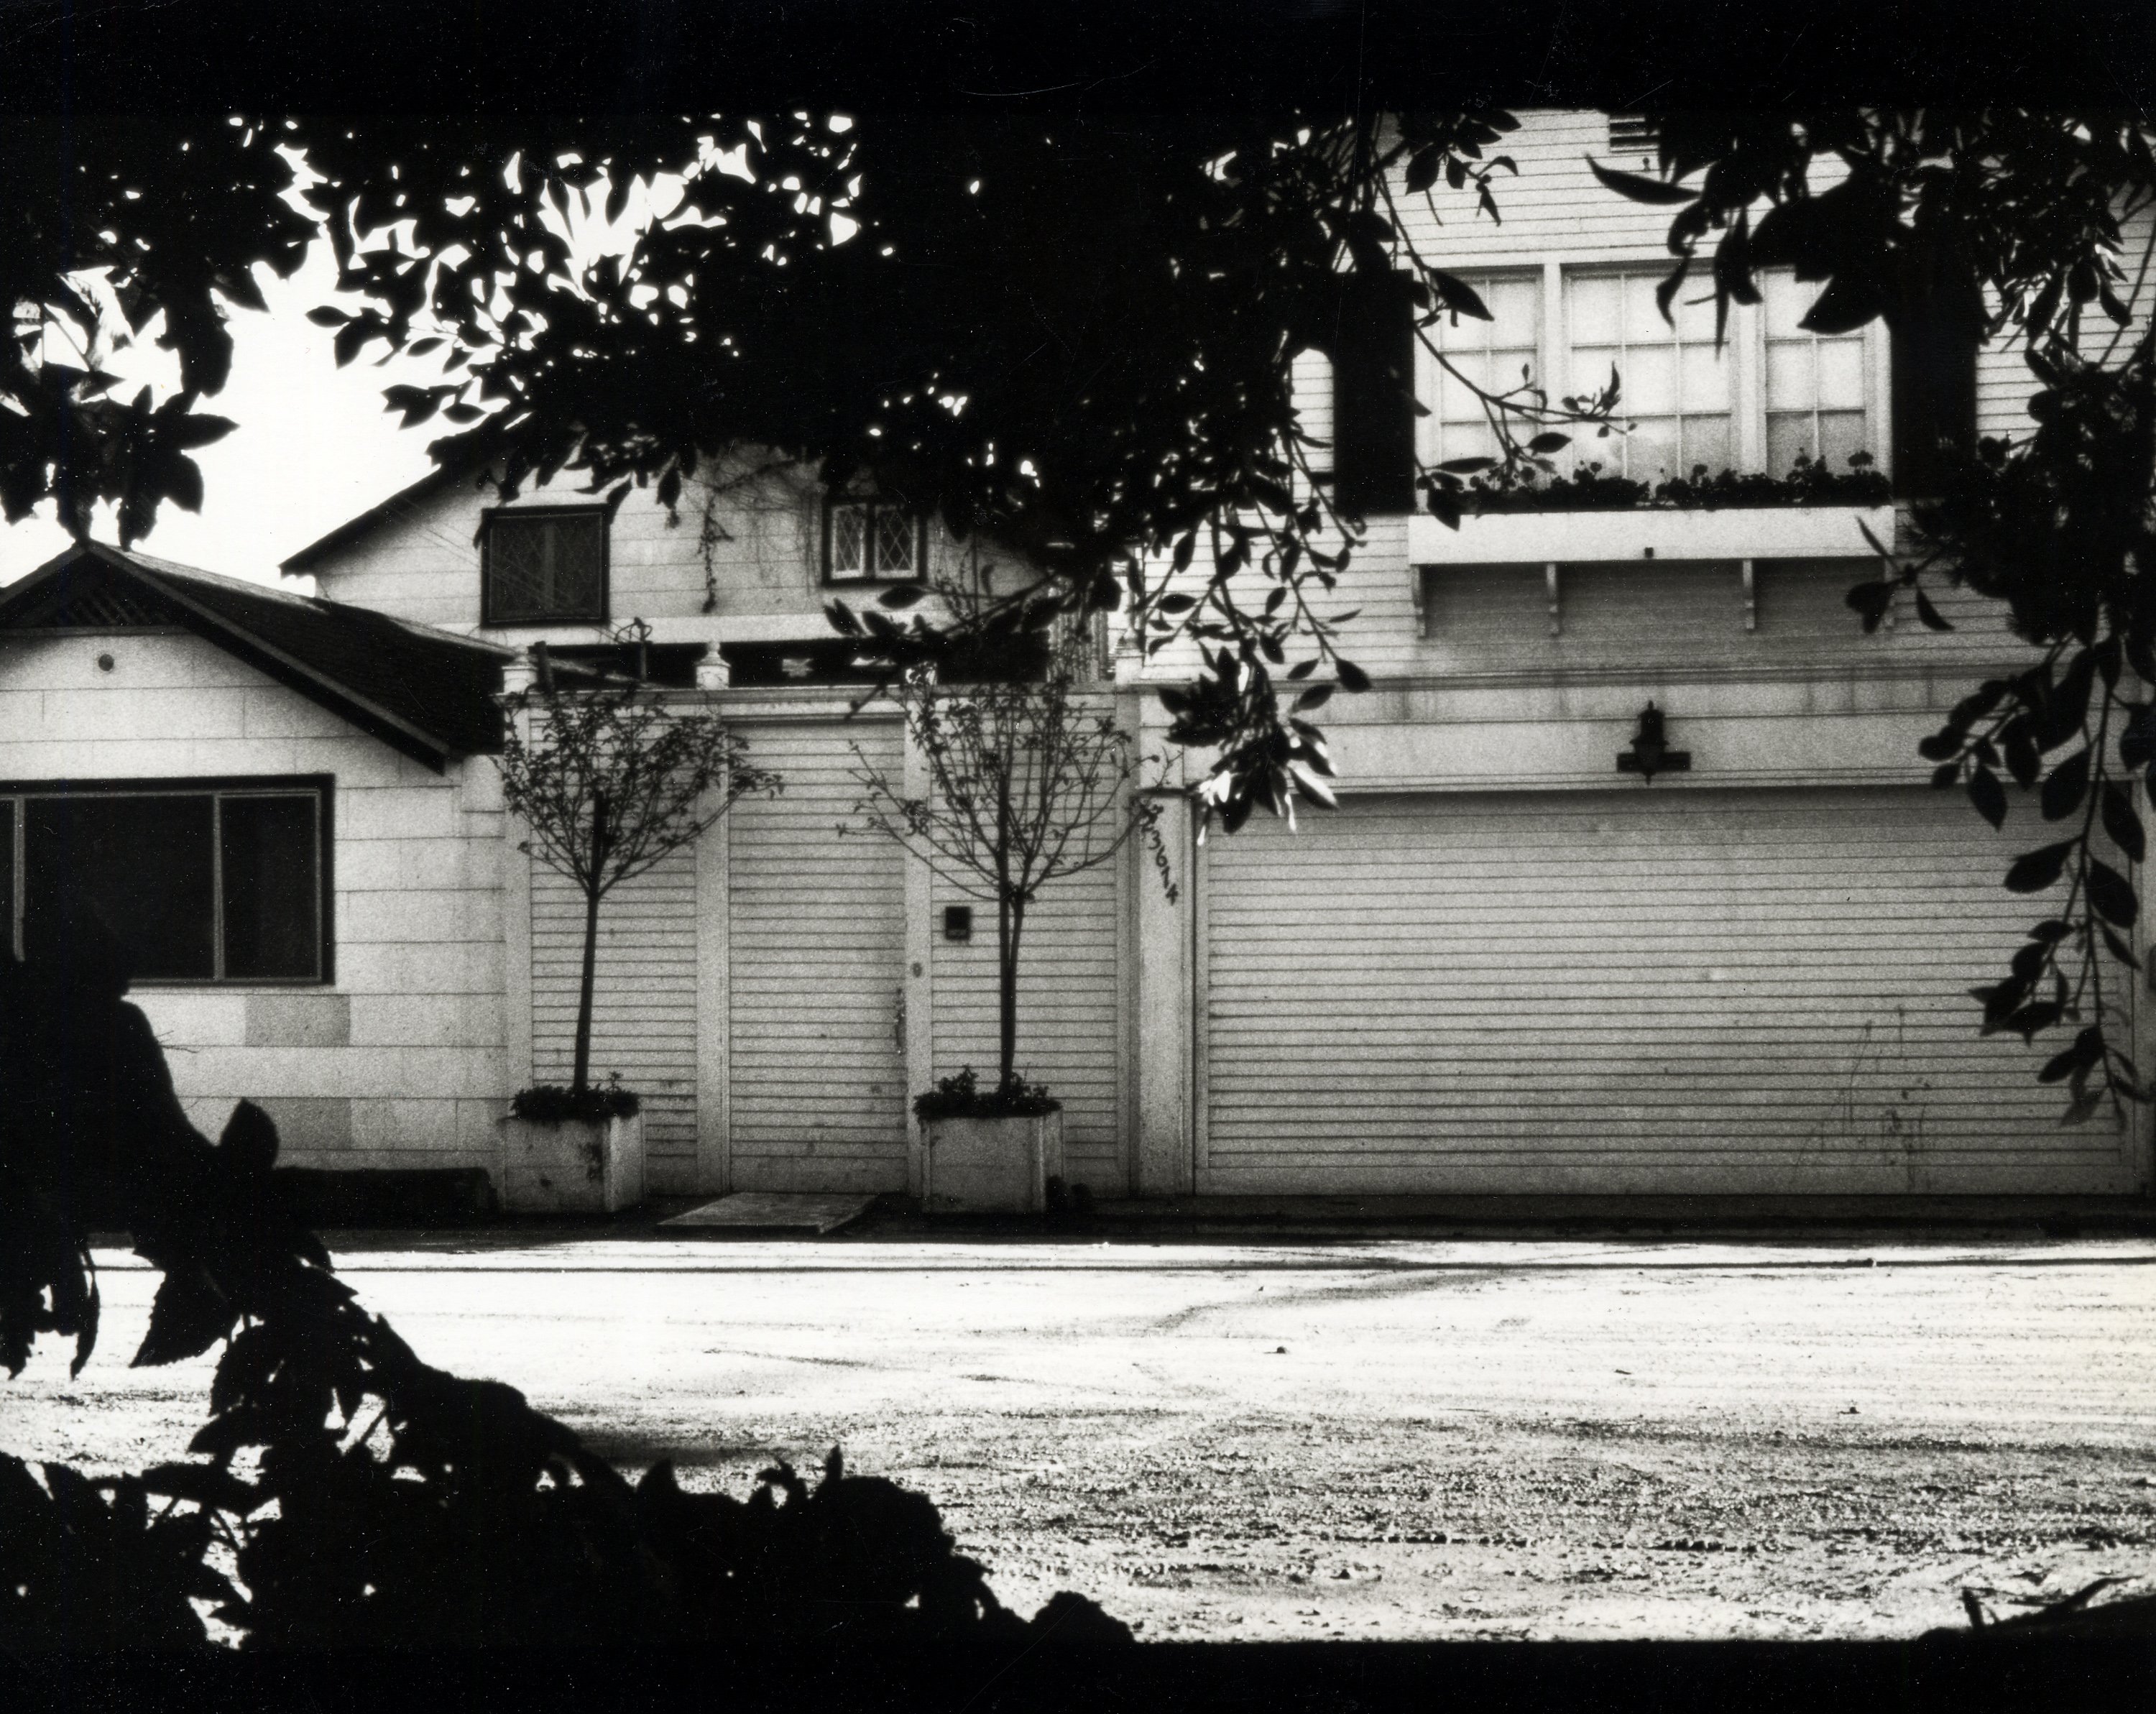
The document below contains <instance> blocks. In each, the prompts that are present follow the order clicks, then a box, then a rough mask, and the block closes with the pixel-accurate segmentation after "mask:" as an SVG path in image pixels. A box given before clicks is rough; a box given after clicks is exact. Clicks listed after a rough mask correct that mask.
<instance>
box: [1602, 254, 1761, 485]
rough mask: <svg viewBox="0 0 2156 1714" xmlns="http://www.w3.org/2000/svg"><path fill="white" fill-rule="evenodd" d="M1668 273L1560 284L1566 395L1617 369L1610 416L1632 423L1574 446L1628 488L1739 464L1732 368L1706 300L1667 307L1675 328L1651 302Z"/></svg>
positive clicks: (1693, 298)
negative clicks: (1626, 481) (1630, 483)
mask: <svg viewBox="0 0 2156 1714" xmlns="http://www.w3.org/2000/svg"><path fill="white" fill-rule="evenodd" d="M1665 275H1666V269H1661V268H1659V267H1657V268H1655V269H1640V271H1639V272H1637V273H1625V274H1584V275H1575V276H1573V278H1572V279H1571V280H1568V282H1567V284H1566V303H1567V312H1568V345H1569V347H1570V351H1571V357H1572V367H1571V376H1570V382H1569V384H1568V386H1567V387H1566V388H1565V389H1564V390H1565V391H1566V392H1567V393H1594V392H1596V391H1598V390H1599V389H1600V388H1602V387H1606V386H1608V385H1609V372H1610V371H1611V370H1612V369H1614V370H1615V371H1616V372H1617V374H1618V377H1619V379H1620V382H1621V386H1620V392H1619V395H1618V405H1617V414H1618V416H1619V417H1620V418H1622V419H1625V420H1627V421H1629V422H1630V423H1632V424H1633V427H1632V428H1631V431H1630V433H1629V434H1622V435H1619V434H1612V435H1611V436H1610V437H1609V439H1606V440H1598V441H1594V442H1592V443H1586V442H1581V443H1577V444H1579V445H1581V446H1583V447H1584V446H1586V445H1588V444H1592V446H1593V447H1594V451H1593V452H1591V453H1590V452H1585V451H1583V452H1581V453H1580V454H1579V456H1580V457H1582V458H1584V459H1587V458H1591V459H1599V460H1600V462H1601V464H1602V465H1603V467H1604V469H1605V470H1610V471H1613V472H1614V473H1616V474H1618V475H1625V476H1629V477H1630V478H1631V479H1632V480H1634V481H1635V482H1660V481H1664V480H1667V479H1669V478H1671V477H1673V476H1684V475H1690V474H1691V470H1692V467H1693V466H1694V465H1696V464H1704V465H1706V466H1707V470H1708V472H1709V473H1710V474H1712V473H1715V472H1718V471H1721V470H1726V469H1729V468H1732V467H1733V466H1735V465H1736V464H1737V463H1738V457H1737V444H1736V442H1735V439H1734V438H1733V437H1732V434H1731V432H1730V418H1731V414H1732V406H1733V403H1734V401H1735V397H1736V395H1735V389H1734V384H1733V382H1732V372H1733V369H1734V367H1735V366H1734V364H1733V363H1732V361H1731V356H1732V349H1731V347H1730V346H1727V345H1723V346H1720V347H1717V346H1716V344H1715V339H1714V303H1713V294H1712V292H1711V291H1707V292H1700V291H1690V292H1684V291H1681V292H1679V293H1678V295H1677V296H1676V299H1675V300H1672V301H1671V305H1670V313H1671V316H1673V317H1674V318H1675V325H1674V326H1672V325H1671V323H1670V322H1668V321H1664V320H1663V319H1662V312H1661V308H1660V307H1659V306H1658V305H1656V304H1655V287H1656V286H1658V285H1661V283H1662V280H1663V278H1664V277H1665ZM1702 297H1704V298H1705V300H1706V301H1704V302H1702V301H1698V300H1700V299H1701V298H1702ZM1776 474H1778V475H1779V474H1780V473H1779V472H1777V473H1776Z"/></svg>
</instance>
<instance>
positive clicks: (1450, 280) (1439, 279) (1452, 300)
mask: <svg viewBox="0 0 2156 1714" xmlns="http://www.w3.org/2000/svg"><path fill="white" fill-rule="evenodd" d="M1424 272H1425V273H1427V274H1428V275H1430V284H1431V285H1434V286H1435V287H1436V288H1437V295H1439V296H1440V297H1441V298H1443V299H1444V300H1445V308H1446V309H1448V310H1455V311H1456V312H1457V313H1459V314H1460V315H1462V316H1472V317H1473V318H1474V319H1475V320H1476V321H1496V319H1497V318H1496V316H1492V315H1491V313H1490V306H1489V305H1487V304H1486V303H1484V302H1483V301H1482V298H1481V294H1480V293H1479V292H1477V291H1476V290H1475V288H1474V287H1473V286H1471V285H1469V284H1468V283H1467V282H1466V280H1462V279H1461V278H1460V276H1459V275H1456V274H1447V273H1446V272H1445V270H1444V269H1442V268H1430V269H1424Z"/></svg>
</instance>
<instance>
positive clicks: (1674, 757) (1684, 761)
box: [1617, 702, 1691, 782]
mask: <svg viewBox="0 0 2156 1714" xmlns="http://www.w3.org/2000/svg"><path fill="white" fill-rule="evenodd" d="M1662 723H1663V716H1662V711H1661V709H1659V708H1657V707H1655V705H1654V704H1653V703H1651V702H1650V703H1649V704H1648V705H1647V706H1645V708H1643V709H1641V710H1640V724H1639V727H1638V729H1637V730H1636V731H1634V732H1633V734H1632V747H1631V748H1630V750H1620V752H1618V753H1617V772H1620V773H1635V774H1637V775H1639V776H1640V778H1641V779H1642V780H1645V781H1648V782H1652V780H1653V779H1654V777H1655V775H1656V774H1658V773H1690V772H1691V751H1689V750H1672V749H1671V748H1670V743H1669V739H1668V737H1667V736H1666V735H1665V734H1664V732H1663V730H1662Z"/></svg>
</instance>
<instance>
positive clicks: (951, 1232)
mask: <svg viewBox="0 0 2156 1714" xmlns="http://www.w3.org/2000/svg"><path fill="white" fill-rule="evenodd" d="M710 1200H711V1198H709V1197H708V1196H662V1197H654V1198H650V1199H649V1200H648V1201H646V1202H644V1203H643V1204H641V1205H640V1206H639V1207H637V1208H634V1209H624V1210H623V1211H622V1212H621V1213H619V1214H614V1215H612V1216H608V1217H572V1216H546V1215H517V1214H473V1213H472V1212H470V1210H469V1209H467V1208H465V1207H462V1206H459V1207H453V1208H444V1209H441V1210H440V1211H439V1213H438V1214H436V1215H435V1216H434V1218H419V1219H415V1218H413V1210H412V1209H410V1207H409V1205H408V1203H406V1204H402V1205H399V1206H397V1207H395V1208H393V1209H385V1210H384V1211H383V1214H382V1217H380V1218H377V1219H366V1218H360V1217H353V1218H346V1219H336V1220H330V1221H325V1222H323V1223H322V1226H321V1229H322V1230H324V1231H326V1232H331V1233H335V1234H339V1235H340V1236H341V1237H342V1238H346V1239H350V1238H352V1237H355V1236H359V1237H362V1241H363V1242H364V1243H365V1244H367V1247H369V1248H373V1247H377V1246H378V1245H379V1244H381V1243H382V1242H383V1241H384V1240H386V1239H394V1238H396V1237H398V1236H400V1235H403V1234H421V1233H423V1234H427V1235H428V1237H429V1240H431V1241H433V1242H439V1241H442V1240H444V1239H452V1238H454V1239H460V1240H463V1241H472V1242H480V1243H484V1244H488V1245H489V1246H492V1245H495V1244H502V1243H513V1242H521V1241H522V1240H523V1239H527V1238H529V1239H538V1238H543V1239H547V1240H548V1241H550V1242H562V1241H575V1240H577V1239H589V1240H597V1239H613V1240H619V1239H634V1238H642V1237H649V1238H657V1239H666V1240H668V1241H680V1240H686V1241H690V1242H694V1243H703V1244H731V1243H738V1242H742V1241H744V1239H746V1238H747V1237H749V1236H754V1237H755V1238H756V1239H757V1240H758V1241H770V1240H772V1239H774V1238H775V1237H776V1236H777V1234H772V1233H768V1232H763V1233H757V1234H737V1233H729V1232H726V1231H725V1230H722V1229H714V1230H694V1229H688V1230H685V1229H680V1228H675V1229H669V1230H666V1231H664V1232H661V1231H660V1229H659V1224H660V1221H662V1220H665V1219H670V1217H672V1216H673V1215H675V1214H682V1213H684V1212H685V1211H687V1210H688V1209H693V1208H696V1207H697V1206H699V1205H700V1204H701V1203H706V1202H708V1201H710ZM1858 1236H1864V1237H1871V1238H1902V1239H1922V1238H1926V1237H1938V1238H1942V1239H1943V1238H1948V1237H1951V1238H1953V1239H1957V1240H1962V1241H1967V1240H1970V1239H2024V1240H2026V1239H2072V1238H2082V1237H2087V1238H2120V1237H2151V1236H2156V1201H2152V1200H2150V1199H2148V1198H2136V1197H2064V1196H2055V1197H1946V1196H1882V1197H1797V1196H1790V1197H1737V1196H1726V1197H1707V1196H1700V1197H1682V1196H1639V1197H1615V1196H1578V1197H1507V1196H1384V1197H1378V1196H1368V1197H1327V1196H1219V1197H1181V1198H1158V1199H1145V1200H1140V1199H1136V1198H1132V1199H1122V1200H1116V1201H1112V1202H1101V1203H1096V1204H1095V1205H1094V1207H1093V1208H1092V1209H1091V1211H1089V1212H1088V1213H1086V1214H1060V1215H1046V1216H1043V1215H1019V1214H1011V1215H967V1216H960V1215H941V1214H939V1215H930V1214H922V1213H921V1210H920V1208H919V1205H918V1204H917V1203H916V1202H914V1201H913V1200H912V1199H911V1198H906V1197H902V1196H884V1197H880V1198H877V1199H876V1202H875V1204H874V1206H873V1207H871V1208H870V1210H869V1211H868V1213H867V1214H865V1215H864V1216H862V1217H861V1218H860V1219H858V1220H855V1221H854V1222H853V1223H851V1224H849V1225H846V1226H844V1227H842V1228H840V1229H839V1230H837V1231H834V1232H832V1233H829V1234H827V1235H825V1236H824V1237H821V1238H812V1237H809V1236H808V1235H807V1234H801V1235H799V1236H798V1237H788V1238H787V1239H784V1240H783V1241H790V1242H803V1243H814V1244H860V1243H878V1242H884V1243H889V1242H927V1243H934V1242H937V1241H938V1240H951V1241H965V1242H983V1241H985V1242H991V1243H1027V1244H1067V1243H1084V1244H1100V1243H1103V1242H1106V1243H1111V1244H1115V1243H1124V1244H1158V1243H1163V1242H1166V1241H1169V1240H1174V1241H1178V1242H1193V1241H1194V1242H1199V1243H1219V1242H1234V1243H1238V1244H1248V1243H1253V1242H1255V1243H1263V1242H1266V1241H1278V1242H1284V1243H1296V1244H1304V1243H1325V1242H1328V1241H1333V1240H1347V1241H1352V1240H1359V1239H1424V1240H1428V1241H1440V1240H1447V1239H1453V1240H1463V1239H1464V1240H1475V1239H1487V1240H1491V1241H1500V1240H1511V1241H1524V1240H1532V1239H1541V1238H1564V1239H1586V1238H1599V1237H1613V1238H1625V1239H1640V1238H1667V1239H1679V1240H1686V1241H1694V1242H1715V1241H1722V1240H1734V1241H1753V1240H1760V1239H1768V1240H1783V1241H1787V1240H1792V1239H1795V1240H1799V1241H1804V1242H1830V1241H1833V1240H1835V1239H1848V1238H1854V1237H1858ZM101 1241H104V1242H107V1243H111V1242H115V1241H116V1237H115V1236H107V1237H105V1238H104V1239H101Z"/></svg>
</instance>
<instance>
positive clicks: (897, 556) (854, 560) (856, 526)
mask: <svg viewBox="0 0 2156 1714" xmlns="http://www.w3.org/2000/svg"><path fill="white" fill-rule="evenodd" d="M824 553H825V564H826V566H827V567H828V575H829V577H830V580H831V581H832V582H834V583H844V582H864V581H866V580H868V579H870V578H881V577H919V576H920V575H921V522H920V520H918V519H917V518H915V517H913V516H911V515H910V514H908V513H907V512H906V510H905V508H904V507H902V506H900V505H895V504H893V503H892V502H891V501H888V500H841V501H837V502H834V504H833V505H832V506H831V509H830V512H829V518H828V521H827V522H826V524H825V526H824Z"/></svg>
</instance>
